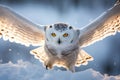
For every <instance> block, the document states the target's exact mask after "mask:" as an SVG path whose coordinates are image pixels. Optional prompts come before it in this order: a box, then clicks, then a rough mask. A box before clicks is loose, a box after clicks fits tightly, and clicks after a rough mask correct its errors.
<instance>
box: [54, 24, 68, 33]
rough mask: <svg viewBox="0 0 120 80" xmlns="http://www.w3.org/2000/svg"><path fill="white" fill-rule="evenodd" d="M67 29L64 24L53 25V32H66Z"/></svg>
mask: <svg viewBox="0 0 120 80" xmlns="http://www.w3.org/2000/svg"><path fill="white" fill-rule="evenodd" d="M67 27H68V25H67V24H64V23H58V24H54V28H55V30H57V31H61V32H62V31H65V30H67Z"/></svg>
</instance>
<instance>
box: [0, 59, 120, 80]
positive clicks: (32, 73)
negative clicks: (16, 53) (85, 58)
mask: <svg viewBox="0 0 120 80" xmlns="http://www.w3.org/2000/svg"><path fill="white" fill-rule="evenodd" d="M86 76H87V77H86ZM0 79H1V80H80V79H82V80H119V79H120V75H119V76H108V75H102V74H101V73H99V72H98V71H95V70H93V69H87V70H85V71H81V72H76V73H72V72H69V71H61V70H54V69H53V70H45V68H44V67H43V66H42V65H39V64H32V63H30V62H27V61H22V60H18V62H17V63H16V64H14V63H12V62H8V63H5V64H0Z"/></svg>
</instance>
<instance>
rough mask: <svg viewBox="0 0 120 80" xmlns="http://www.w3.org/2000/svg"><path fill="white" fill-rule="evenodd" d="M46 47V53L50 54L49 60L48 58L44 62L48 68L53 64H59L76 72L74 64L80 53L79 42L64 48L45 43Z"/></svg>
mask: <svg viewBox="0 0 120 80" xmlns="http://www.w3.org/2000/svg"><path fill="white" fill-rule="evenodd" d="M44 48H45V52H46V54H47V55H48V60H46V61H45V63H44V65H45V66H46V68H48V69H51V68H52V67H53V66H59V67H64V68H66V69H67V70H70V71H72V72H75V68H74V66H75V63H76V59H77V56H78V53H79V45H78V44H74V46H73V45H71V46H66V47H64V46H63V48H61V47H60V48H59V47H56V48H55V47H51V46H49V45H45V47H44ZM58 49H59V50H58Z"/></svg>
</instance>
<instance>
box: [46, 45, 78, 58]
mask: <svg viewBox="0 0 120 80" xmlns="http://www.w3.org/2000/svg"><path fill="white" fill-rule="evenodd" d="M45 51H46V53H47V54H48V55H49V56H54V57H58V58H63V57H67V56H69V55H70V54H73V53H74V54H77V53H78V52H79V47H74V48H69V49H56V48H49V47H45Z"/></svg>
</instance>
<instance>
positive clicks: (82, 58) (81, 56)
mask: <svg viewBox="0 0 120 80" xmlns="http://www.w3.org/2000/svg"><path fill="white" fill-rule="evenodd" d="M92 60H93V57H92V56H90V55H89V54H88V53H87V52H85V51H84V50H80V52H79V53H78V58H77V60H76V64H75V66H77V67H79V66H80V65H87V64H88V61H92Z"/></svg>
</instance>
